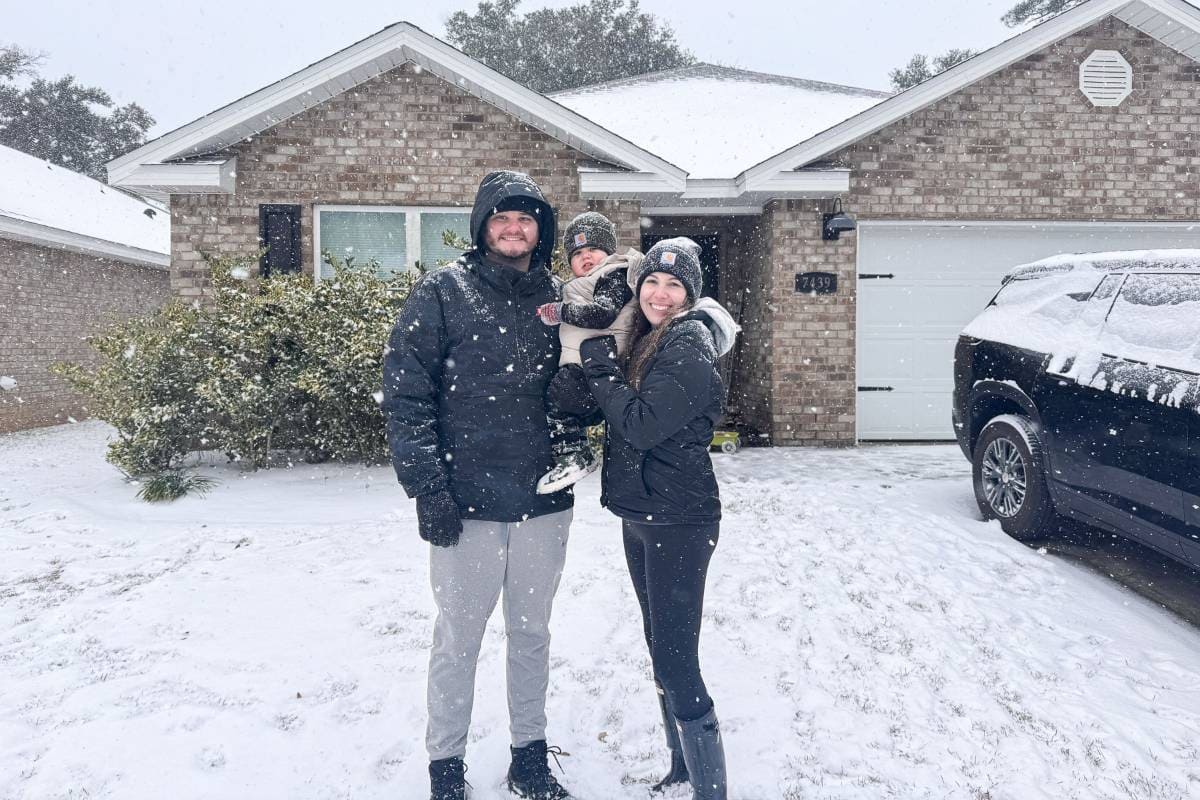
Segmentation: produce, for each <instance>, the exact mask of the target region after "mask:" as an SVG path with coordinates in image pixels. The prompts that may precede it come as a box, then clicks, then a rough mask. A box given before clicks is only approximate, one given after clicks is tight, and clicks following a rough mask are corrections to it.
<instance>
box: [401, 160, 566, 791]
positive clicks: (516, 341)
mask: <svg viewBox="0 0 1200 800" xmlns="http://www.w3.org/2000/svg"><path fill="white" fill-rule="evenodd" d="M471 240H472V243H473V244H474V248H473V249H472V250H471V251H470V252H468V253H466V254H464V255H463V257H462V258H460V259H459V260H458V261H457V262H455V263H454V264H452V265H450V266H448V267H445V268H443V269H438V270H434V271H432V272H430V273H428V274H427V275H425V276H424V277H422V278H421V280H420V281H419V282H418V283H417V284H416V285H415V286H414V287H413V290H412V294H411V295H410V296H409V298H408V300H407V301H406V302H405V304H404V310H403V311H402V312H401V314H400V319H399V320H398V321H397V322H396V327H395V329H394V330H393V331H392V335H391V338H390V340H389V342H388V347H387V350H386V353H385V359H384V401H383V410H384V413H385V415H386V416H387V429H388V440H389V443H390V445H391V450H392V464H393V465H394V466H395V468H396V474H397V476H398V477H399V479H400V483H401V484H402V485H403V487H404V490H405V492H407V494H408V496H409V497H415V498H416V500H417V521H418V525H419V528H420V534H421V538H423V539H425V540H427V541H428V542H429V543H430V545H431V547H430V554H429V572H430V582H431V584H432V586H433V596H434V601H435V602H436V604H437V608H438V616H437V621H436V622H435V623H434V633H433V648H432V652H431V653H430V658H429V689H428V691H429V694H428V704H429V725H428V729H427V731H426V747H427V749H428V751H429V758H430V764H429V777H430V785H431V800H462V798H463V797H464V795H465V778H464V771H465V767H464V765H463V757H464V755H465V753H466V744H467V730H468V727H469V725H470V722H471V706H472V701H473V698H474V692H475V664H476V660H477V659H478V657H479V648H480V643H481V641H482V639H483V632H484V627H485V626H486V624H487V620H488V617H489V616H490V615H491V613H492V610H493V609H494V608H495V607H496V601H497V599H498V598H499V596H500V593H501V590H503V592H504V620H505V627H506V630H507V634H508V653H507V662H508V664H507V667H508V710H509V718H510V728H511V734H512V748H511V750H512V764H511V766H510V768H509V771H508V787H509V790H510V791H512V792H513V793H515V794H517V795H518V796H520V797H523V798H529V799H530V800H563V799H564V798H569V797H570V795H569V794H568V793H567V792H566V790H565V789H563V788H562V787H561V786H560V785H559V784H558V782H557V781H556V780H555V778H554V776H553V775H551V773H550V770H549V766H548V765H547V762H546V753H547V748H546V714H545V706H546V688H547V684H548V682H549V668H550V665H549V648H550V631H549V621H550V610H551V605H552V603H553V600H554V593H555V591H556V590H557V588H558V582H559V578H560V576H561V575H562V569H563V562H564V559H565V556H566V546H567V533H568V528H569V526H570V524H571V514H572V503H573V497H572V496H571V494H570V493H569V492H558V493H556V494H547V495H539V494H537V492H536V488H535V487H536V485H537V481H538V478H539V477H540V476H541V475H542V474H543V473H545V472H546V471H547V470H548V469H549V468H550V467H551V466H552V465H553V458H552V457H551V453H550V433H549V426H548V424H547V421H546V410H545V405H544V400H543V395H544V392H545V390H546V385H547V383H548V382H549V381H550V378H551V377H552V376H553V374H554V371H555V369H556V367H557V366H558V359H559V342H558V336H557V334H556V331H555V330H554V328H550V327H547V326H545V325H543V324H542V323H541V321H540V320H539V319H538V316H537V313H536V312H537V308H538V306H540V305H542V304H544V303H549V302H553V301H555V300H558V299H559V295H560V285H559V281H558V280H557V279H556V278H554V277H553V276H552V275H551V273H550V270H549V263H550V253H551V251H552V250H553V248H554V240H555V218H554V211H553V210H552V209H551V208H550V205H549V204H548V203H547V202H546V200H545V198H544V197H543V196H542V192H541V189H539V188H538V186H537V184H536V183H534V182H533V180H531V179H530V178H529V176H528V175H524V174H522V173H519V172H508V171H502V172H493V173H491V174H489V175H488V176H487V177H485V178H484V179H483V182H482V183H480V185H479V191H478V193H477V194H476V196H475V207H474V209H473V210H472V212H471ZM551 752H555V751H553V750H552V751H551Z"/></svg>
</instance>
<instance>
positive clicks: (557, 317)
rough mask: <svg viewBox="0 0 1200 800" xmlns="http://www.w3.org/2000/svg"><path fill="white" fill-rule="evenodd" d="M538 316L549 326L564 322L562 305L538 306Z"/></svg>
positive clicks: (548, 304)
mask: <svg viewBox="0 0 1200 800" xmlns="http://www.w3.org/2000/svg"><path fill="white" fill-rule="evenodd" d="M537 315H538V317H539V318H541V320H542V322H544V323H545V324H547V325H557V324H559V323H560V322H562V303H544V304H543V305H540V306H538V309H537Z"/></svg>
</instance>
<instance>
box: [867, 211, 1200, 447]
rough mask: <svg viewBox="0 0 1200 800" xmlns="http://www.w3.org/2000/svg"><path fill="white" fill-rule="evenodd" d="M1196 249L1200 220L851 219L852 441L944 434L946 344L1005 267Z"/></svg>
mask: <svg viewBox="0 0 1200 800" xmlns="http://www.w3.org/2000/svg"><path fill="white" fill-rule="evenodd" d="M1173 247H1192V248H1196V247H1200V224H1197V225H1196V226H1187V225H1178V226H1169V225H1162V224H1159V225H1154V224H1146V225H1133V224H1126V223H1096V224H1088V223H1061V224H1047V223H998V224H992V223H989V224H983V225H972V224H961V223H960V224H946V225H942V224H937V225H928V224H926V225H921V224H912V223H890V224H881V223H872V222H870V221H869V220H860V222H859V231H858V273H859V274H860V275H866V274H874V275H891V276H893V277H892V278H890V279H889V278H875V279H862V280H860V281H859V282H858V320H857V330H858V346H857V364H858V385H859V386H860V387H890V388H891V391H887V392H862V391H860V392H859V394H858V408H857V420H858V423H857V424H858V438H860V439H947V440H949V439H953V438H954V431H953V428H952V426H951V422H950V410H951V409H950V404H951V395H952V392H953V389H954V371H953V360H954V346H955V343H956V342H957V340H958V334H959V332H960V331H961V330H962V329H963V328H964V327H965V326H966V324H967V323H968V322H970V321H971V320H972V319H973V318H974V317H975V316H976V315H977V314H978V313H979V312H980V311H982V310H983V308H984V307H985V306H986V305H987V303H988V301H989V300H990V299H991V298H992V296H994V295H995V293H996V291H997V290H998V289H999V288H1000V281H1001V279H1002V278H1003V277H1004V275H1005V274H1007V272H1008V271H1009V270H1010V269H1012V267H1014V266H1016V265H1018V264H1023V263H1027V262H1030V261H1036V260H1038V259H1040V258H1046V257H1048V256H1052V255H1056V254H1059V253H1080V252H1097V251H1103V250H1140V249H1156V248H1173Z"/></svg>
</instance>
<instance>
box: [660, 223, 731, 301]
mask: <svg viewBox="0 0 1200 800" xmlns="http://www.w3.org/2000/svg"><path fill="white" fill-rule="evenodd" d="M681 235H685V234H677V233H646V234H642V252H643V253H645V252H646V251H647V250H649V249H650V248H651V247H653V246H654V245H655V244H657V243H658V242H661V241H662V240H663V239H673V238H675V237H676V236H681ZM687 238H689V239H691V240H692V241H693V242H695V243H696V244H698V245H700V272H701V274H702V275H703V278H704V290H703V292H702V294H703V295H704V296H705V297H711V298H712V299H714V300H716V301H718V302H719V301H720V300H721V298H720V296H719V294H718V291H717V287H718V286H719V285H720V283H719V281H718V279H717V276H718V275H719V274H720V272H719V270H720V257H721V236H720V234H716V233H710V234H701V235H699V236H690V235H689V236H688V237H687Z"/></svg>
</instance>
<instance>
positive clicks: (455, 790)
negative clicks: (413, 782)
mask: <svg viewBox="0 0 1200 800" xmlns="http://www.w3.org/2000/svg"><path fill="white" fill-rule="evenodd" d="M466 776H467V767H466V765H465V764H463V760H462V759H461V758H443V759H441V760H440V761H430V762H429V800H466V797H467V777H466Z"/></svg>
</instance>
